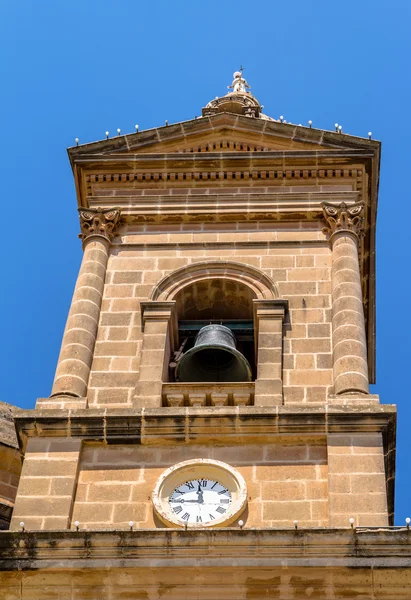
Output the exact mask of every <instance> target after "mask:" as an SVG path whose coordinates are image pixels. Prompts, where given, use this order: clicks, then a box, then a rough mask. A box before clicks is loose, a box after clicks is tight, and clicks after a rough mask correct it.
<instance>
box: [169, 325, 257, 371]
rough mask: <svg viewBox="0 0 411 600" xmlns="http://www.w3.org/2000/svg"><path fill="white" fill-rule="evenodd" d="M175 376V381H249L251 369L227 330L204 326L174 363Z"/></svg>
mask: <svg viewBox="0 0 411 600" xmlns="http://www.w3.org/2000/svg"><path fill="white" fill-rule="evenodd" d="M175 376H176V381H197V382H203V381H231V382H234V381H251V367H250V364H249V362H248V360H247V359H246V358H245V356H244V355H243V354H241V352H239V351H238V350H237V349H236V340H235V336H234V334H233V332H232V331H231V329H229V328H228V327H225V326H224V325H206V326H205V327H202V328H201V329H200V331H199V332H198V334H197V337H196V339H195V342H194V346H193V348H190V350H188V351H187V352H186V353H185V354H183V355H182V357H181V358H180V360H179V361H178V363H177V366H176V372H175Z"/></svg>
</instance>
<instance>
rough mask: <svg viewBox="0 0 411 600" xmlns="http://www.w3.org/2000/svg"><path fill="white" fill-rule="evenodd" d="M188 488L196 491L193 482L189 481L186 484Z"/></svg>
mask: <svg viewBox="0 0 411 600" xmlns="http://www.w3.org/2000/svg"><path fill="white" fill-rule="evenodd" d="M184 485H186V486H187V487H188V489H190V490H193V489H194V483H191V481H187V483H186V484H184Z"/></svg>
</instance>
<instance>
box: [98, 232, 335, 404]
mask: <svg viewBox="0 0 411 600" xmlns="http://www.w3.org/2000/svg"><path fill="white" fill-rule="evenodd" d="M219 259H221V260H232V261H235V262H239V263H243V264H247V265H252V266H254V267H257V268H259V269H261V270H262V271H263V272H264V273H265V274H267V275H269V276H270V277H271V278H272V279H273V281H274V282H276V283H277V286H278V289H279V294H280V297H281V298H284V299H287V300H288V301H289V307H290V314H289V317H290V319H289V322H288V323H286V324H285V327H284V345H283V353H284V354H283V356H284V362H283V383H284V401H285V403H286V404H288V403H299V402H324V401H325V399H326V395H327V390H329V388H330V386H331V385H332V354H331V314H330V312H331V308H330V307H331V281H330V270H331V269H330V267H331V252H330V249H329V246H328V243H327V241H326V240H325V238H324V235H323V233H322V223H320V222H313V223H309V224H307V223H301V224H299V223H297V224H283V223H262V222H261V223H227V224H219V223H214V224H205V223H203V224H190V225H180V224H175V225H173V224H169V225H147V226H133V227H129V228H128V229H124V230H123V231H122V236H121V245H116V244H114V245H113V246H112V250H111V255H110V258H109V264H108V270H107V277H106V285H105V289H104V297H103V302H102V310H101V316H100V326H99V330H98V337H97V342H96V347H95V355H94V360H93V364H92V370H91V376H90V382H89V392H88V398H89V405H90V406H102V407H110V406H131V405H132V398H133V395H134V394H135V386H136V383H137V378H138V370H139V364H140V352H141V342H142V330H141V316H140V302H141V301H144V300H148V299H149V298H150V294H151V291H152V289H153V286H154V285H155V284H156V283H157V282H158V281H159V280H160V279H161V278H162V277H164V276H165V275H166V274H169V273H171V272H172V271H174V270H176V269H178V268H181V267H184V266H186V265H188V264H192V263H195V262H204V261H207V260H219Z"/></svg>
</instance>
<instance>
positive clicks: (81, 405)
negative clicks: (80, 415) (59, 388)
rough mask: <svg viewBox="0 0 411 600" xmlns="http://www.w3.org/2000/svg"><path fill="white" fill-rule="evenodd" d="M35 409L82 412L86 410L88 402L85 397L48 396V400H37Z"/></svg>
mask: <svg viewBox="0 0 411 600" xmlns="http://www.w3.org/2000/svg"><path fill="white" fill-rule="evenodd" d="M36 408H37V409H51V410H56V409H59V408H65V409H78V410H82V409H85V408H88V402H87V397H86V396H83V397H82V398H75V397H74V396H69V395H65V394H61V395H60V394H59V395H56V396H50V398H37V401H36Z"/></svg>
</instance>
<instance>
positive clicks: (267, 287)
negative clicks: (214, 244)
mask: <svg viewBox="0 0 411 600" xmlns="http://www.w3.org/2000/svg"><path fill="white" fill-rule="evenodd" d="M208 279H228V280H231V281H235V282H237V283H241V284H243V285H245V286H247V287H248V288H250V290H251V291H252V293H253V295H254V296H255V299H257V300H274V299H276V298H279V293H278V289H277V286H276V284H275V283H274V282H273V281H272V279H271V278H270V277H268V276H267V275H265V273H263V272H262V271H260V270H259V269H256V268H255V267H252V266H250V265H245V264H242V263H237V262H231V261H212V262H209V261H207V262H197V263H193V264H190V265H188V266H186V267H182V268H181V269H177V270H176V271H173V272H172V273H170V274H169V275H166V276H165V277H163V278H162V279H161V280H160V281H159V282H158V283H157V284H156V286H155V287H154V288H153V291H152V293H151V300H154V301H162V302H170V301H173V300H174V299H175V298H176V296H177V294H178V293H179V292H180V291H181V290H182V289H183V288H184V287H186V286H188V285H192V284H193V283H195V282H198V281H204V280H208Z"/></svg>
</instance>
